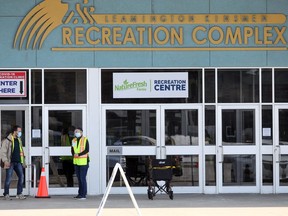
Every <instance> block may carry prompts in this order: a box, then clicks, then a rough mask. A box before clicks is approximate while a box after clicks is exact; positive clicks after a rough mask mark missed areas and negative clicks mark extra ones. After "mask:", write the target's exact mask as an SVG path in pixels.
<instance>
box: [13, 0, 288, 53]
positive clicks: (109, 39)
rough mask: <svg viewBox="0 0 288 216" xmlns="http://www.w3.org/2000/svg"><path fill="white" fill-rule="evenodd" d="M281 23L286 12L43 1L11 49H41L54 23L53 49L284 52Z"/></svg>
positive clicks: (21, 29)
mask: <svg viewBox="0 0 288 216" xmlns="http://www.w3.org/2000/svg"><path fill="white" fill-rule="evenodd" d="M285 24H286V15H285V14H98V13H96V12H95V8H94V7H93V6H89V0H84V1H83V3H81V4H80V3H76V4H75V5H72V4H71V3H70V4H68V3H62V2H61V1H50V0H44V1H42V2H40V3H39V4H38V5H36V6H35V7H34V8H32V9H31V11H30V12H29V13H28V14H27V15H26V16H25V17H24V18H23V20H22V22H21V23H20V25H19V26H18V29H17V32H16V34H15V38H14V48H19V49H21V48H26V49H29V48H32V49H36V48H38V49H41V47H42V45H43V44H44V41H45V40H46V39H47V37H48V35H49V34H50V33H51V32H52V31H53V30H55V29H56V28H58V27H59V28H61V31H60V32H61V35H59V40H58V42H57V40H56V44H57V45H55V46H53V47H51V49H52V51H101V50H103V51H115V50H116V51H166V50H170V51H198V50H245V51H247V50H274V51H284V50H287V40H288V38H287V35H286V36H285V33H286V30H287V26H286V25H285ZM59 44H60V45H59Z"/></svg>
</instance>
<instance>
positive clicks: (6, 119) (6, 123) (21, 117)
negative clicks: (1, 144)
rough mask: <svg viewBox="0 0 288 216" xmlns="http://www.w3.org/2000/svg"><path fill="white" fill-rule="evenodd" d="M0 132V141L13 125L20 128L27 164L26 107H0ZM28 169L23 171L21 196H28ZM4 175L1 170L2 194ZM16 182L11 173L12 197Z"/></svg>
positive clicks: (14, 193) (3, 171)
mask: <svg viewBox="0 0 288 216" xmlns="http://www.w3.org/2000/svg"><path fill="white" fill-rule="evenodd" d="M0 122H1V124H0V130H1V141H2V140H3V139H5V138H6V137H7V136H8V135H9V134H10V133H11V130H12V128H13V126H15V125H19V126H20V127H22V134H23V135H22V137H21V139H22V144H23V148H24V153H25V156H26V163H27V164H29V155H28V153H29V151H28V148H27V147H28V146H27V143H28V107H10V106H9V107H8V106H7V107H5V106H1V107H0ZM28 170H29V169H25V172H24V173H25V174H24V175H25V177H24V187H23V194H25V195H27V194H29V190H28V181H29V178H28V173H29V171H28ZM5 177H6V173H5V170H4V169H1V173H0V179H1V188H0V193H1V194H3V192H4V182H5ZM17 182H18V178H17V176H16V174H15V172H14V173H13V176H12V181H11V184H10V195H11V196H14V195H16V190H17Z"/></svg>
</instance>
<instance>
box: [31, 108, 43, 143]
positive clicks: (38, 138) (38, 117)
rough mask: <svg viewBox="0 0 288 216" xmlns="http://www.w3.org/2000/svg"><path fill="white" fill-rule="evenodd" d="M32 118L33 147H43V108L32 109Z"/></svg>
mask: <svg viewBox="0 0 288 216" xmlns="http://www.w3.org/2000/svg"><path fill="white" fill-rule="evenodd" d="M31 118H32V125H31V127H32V135H31V146H32V147H36V146H42V137H43V130H42V107H32V110H31Z"/></svg>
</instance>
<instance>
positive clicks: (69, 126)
mask: <svg viewBox="0 0 288 216" xmlns="http://www.w3.org/2000/svg"><path fill="white" fill-rule="evenodd" d="M76 127H77V128H78V127H81V128H82V127H83V125H82V110H53V111H52V110H49V146H63V147H67V148H70V144H71V141H72V139H73V137H74V133H73V132H74V130H75V128H76Z"/></svg>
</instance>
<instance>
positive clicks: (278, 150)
mask: <svg viewBox="0 0 288 216" xmlns="http://www.w3.org/2000/svg"><path fill="white" fill-rule="evenodd" d="M274 153H275V159H276V163H280V161H281V147H280V145H276V146H275V148H274Z"/></svg>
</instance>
